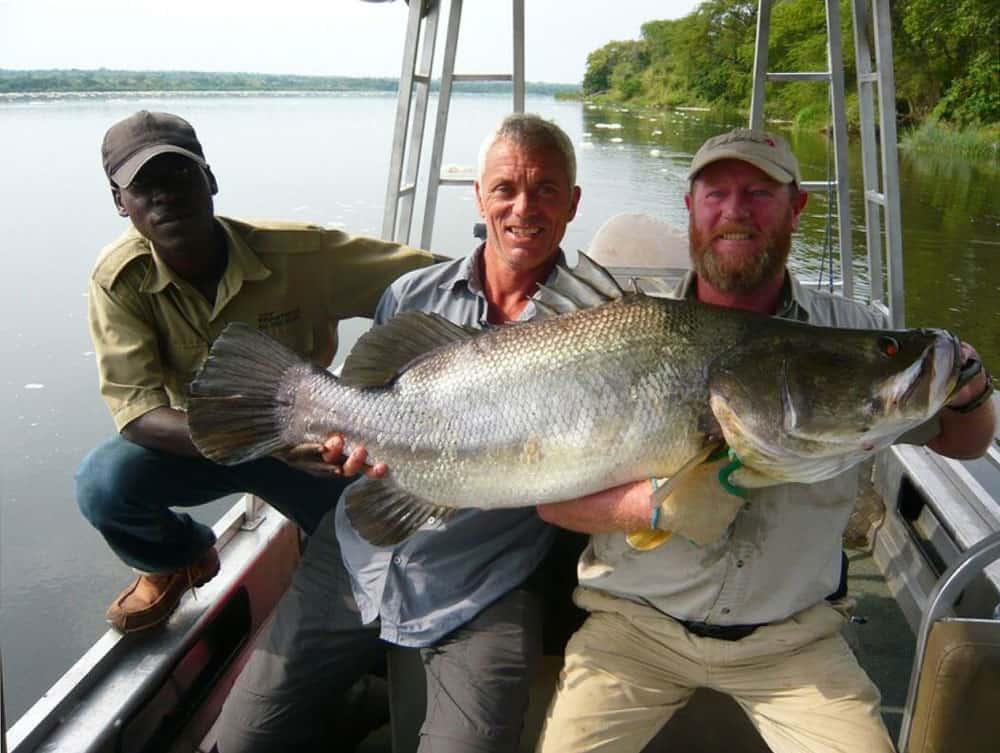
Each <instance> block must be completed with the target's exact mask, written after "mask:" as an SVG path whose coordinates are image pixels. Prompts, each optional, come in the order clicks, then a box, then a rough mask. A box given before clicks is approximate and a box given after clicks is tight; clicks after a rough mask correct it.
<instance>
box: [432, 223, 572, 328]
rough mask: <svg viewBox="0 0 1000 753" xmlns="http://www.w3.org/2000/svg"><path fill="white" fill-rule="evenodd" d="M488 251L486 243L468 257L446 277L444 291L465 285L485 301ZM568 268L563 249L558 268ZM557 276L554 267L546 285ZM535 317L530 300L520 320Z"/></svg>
mask: <svg viewBox="0 0 1000 753" xmlns="http://www.w3.org/2000/svg"><path fill="white" fill-rule="evenodd" d="M485 249H486V243H485V242H484V243H480V244H479V246H478V248H476V250H475V251H473V252H472V253H471V254H469V255H468V256H466V257H465V258H464V259H463V260H462V263H461V264H458V265H456V266H455V268H454V270H453V271H452V272H451V274H449V275H446V276H445V277H444V279H442V280H441V282H440V284H439V285H438V287H439V288H441V289H442V290H454V289H455V288H456V287H457V286H458V285H464V286H465V288H466V289H467V290H468V291H469V292H470V293H472V294H473V295H475V296H478V297H480V298H482V299H484V300H485V298H486V295H485V293H484V292H483V278H482V268H483V267H482V264H481V260H482V258H483V253H484V251H485ZM559 266H563V267H565V266H566V254H565V253H563V250H562V248H560V249H558V252H557V255H556V267H559ZM555 274H556V268H555V267H553V268H552V271H551V272H549V276H548V277H547V278H546V279H545V284H546V285H548V284H551V283H552V280H553V278H554V277H555ZM534 315H535V302H534V301H532V300H531V299H530V298H529V299H528V305H527V306H525V307H524V310H523V311H522V312H521V315H520V316H518V320H519V321H520V320H527V319H531V318H532V317H534Z"/></svg>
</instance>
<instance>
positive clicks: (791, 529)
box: [579, 273, 936, 625]
mask: <svg viewBox="0 0 1000 753" xmlns="http://www.w3.org/2000/svg"><path fill="white" fill-rule="evenodd" d="M693 294H694V276H693V274H691V273H689V274H688V275H687V277H685V279H684V280H683V281H682V282H681V284H680V286H679V287H678V289H677V291H675V295H676V296H677V297H690V296H693ZM777 315H778V316H780V317H782V318H787V319H795V320H797V321H805V322H811V323H813V324H821V325H828V326H838V327H849V328H866V329H884V328H887V327H888V320H887V318H886V317H885V316H884V315H883V314H882V313H881V312H880V311H878V310H876V309H874V308H870V307H867V306H863V305H862V304H859V303H855V302H854V301H850V300H847V299H845V298H843V297H841V296H834V295H831V294H829V293H826V292H822V291H816V290H811V289H808V288H806V287H804V286H802V285H801V284H799V282H798V281H796V280H795V279H794V278H793V277H791V276H789V277H788V278H787V281H786V285H785V294H784V299H783V301H782V303H781V305H780V306H779V310H778V314H777ZM935 433H936V432H935ZM931 436H933V434H932V435H931ZM858 473H859V471H858V468H857V467H854V468H852V469H850V470H848V471H846V472H844V473H842V474H840V475H839V476H835V477H834V478H831V479H828V480H826V481H821V482H818V483H813V484H781V485H779V486H772V487H766V488H762V489H749V490H748V496H747V498H746V503H745V504H744V506H743V508H742V509H741V510H740V512H739V513H738V514H737V516H736V520H735V521H734V522H733V524H732V525H731V526H730V527H729V530H728V531H727V532H726V533H725V534H724V535H723V536H721V537H719V539H718V540H716V541H714V542H712V543H711V544H708V545H706V546H704V547H699V546H698V545H697V544H694V543H692V542H691V541H688V540H687V539H685V538H684V537H682V536H677V535H675V536H672V537H671V538H669V539H668V540H667V541H666V542H665V543H664V544H663V545H662V546H660V547H658V548H656V549H653V550H650V551H645V552H640V551H636V550H634V549H632V548H631V547H630V546H629V545H628V544H627V543H626V541H625V534H624V533H621V532H616V533H604V534H595V535H593V536H592V537H591V541H590V544H589V545H588V546H587V549H586V550H585V551H584V553H583V555H582V557H581V560H580V568H579V576H580V584H581V585H583V586H587V587H589V588H594V589H599V590H602V591H608V592H610V593H613V594H616V595H618V596H622V597H624V598H628V599H633V600H636V601H641V602H644V603H647V604H649V605H651V606H653V607H655V608H656V609H658V610H660V611H661V612H664V613H666V614H668V615H671V616H673V617H676V618H679V619H683V620H692V621H704V622H710V623H714V624H719V625H746V624H759V623H765V622H774V621H776V620H782V619H785V618H787V617H789V616H790V615H792V614H794V613H796V612H798V611H800V610H802V609H805V608H807V607H809V606H812V605H813V604H817V603H819V602H820V601H822V600H823V599H824V598H826V597H827V596H828V595H829V594H831V593H833V591H835V590H836V588H837V586H838V584H839V580H840V567H841V536H842V533H843V531H844V528H845V527H846V526H847V521H848V518H849V517H850V515H851V512H852V510H853V509H854V503H855V498H856V496H857V491H858Z"/></svg>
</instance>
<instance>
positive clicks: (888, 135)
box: [874, 0, 906, 328]
mask: <svg viewBox="0 0 1000 753" xmlns="http://www.w3.org/2000/svg"><path fill="white" fill-rule="evenodd" d="M874 10H875V13H874V16H875V64H876V66H878V79H879V82H878V116H879V133H880V135H881V142H882V185H883V194H884V196H885V242H886V259H887V262H888V268H889V314H890V316H891V317H892V326H893V327H897V328H901V327H904V326H905V322H906V303H905V301H904V300H903V237H902V230H903V226H902V212H901V211H900V207H899V155H898V153H897V149H896V138H897V136H896V77H895V74H893V71H892V19H891V18H890V17H889V2H888V0H874Z"/></svg>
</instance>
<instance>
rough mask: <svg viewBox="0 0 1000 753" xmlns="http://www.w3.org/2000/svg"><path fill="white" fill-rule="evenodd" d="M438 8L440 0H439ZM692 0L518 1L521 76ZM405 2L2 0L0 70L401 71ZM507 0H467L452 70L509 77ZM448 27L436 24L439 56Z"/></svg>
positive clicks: (545, 70)
mask: <svg viewBox="0 0 1000 753" xmlns="http://www.w3.org/2000/svg"><path fill="white" fill-rule="evenodd" d="M442 2H443V3H444V4H445V6H447V5H450V2H449V0H442ZM697 5H698V0H618V1H617V2H610V3H609V2H607V0H525V47H526V50H527V51H526V53H525V55H526V62H525V69H526V76H525V77H526V79H527V80H529V81H547V82H554V83H579V82H580V81H581V80H582V78H583V73H584V70H585V67H586V62H587V54H588V53H589V52H591V51H593V50H595V49H597V48H599V47H601V46H603V45H604V44H606V43H607V42H609V41H611V40H613V39H637V38H638V37H639V33H640V26H641V25H642V24H643V23H644V22H646V21H650V20H653V19H662V18H680V17H681V16H684V15H686V14H687V13H689V12H691V11H692V10H693V9H694V8H695V7H696V6H697ZM406 16H407V6H406V5H405V3H404V2H402V0H398V1H397V2H362V1H361V0H279V2H259V1H258V0H159V1H158V2H150V1H149V0H0V68H6V69H27V68H42V69H45V68H120V69H126V70H199V71H247V72H255V73H297V74H307V75H333V76H378V77H386V76H388V77H393V78H395V77H397V76H399V72H400V66H401V60H402V45H403V38H404V36H405V32H406ZM510 19H511V11H510V4H508V3H506V2H503V0H466V2H465V3H464V7H463V10H462V24H461V34H460V35H459V48H458V59H457V64H456V68H455V72H456V73H507V72H510V62H509V61H510V55H511V32H510V27H511V20H510ZM444 34H445V23H444V20H443V19H442V23H441V25H440V27H439V31H438V40H439V41H438V52H437V55H436V57H437V59H438V61H440V59H441V58H442V57H443V45H444Z"/></svg>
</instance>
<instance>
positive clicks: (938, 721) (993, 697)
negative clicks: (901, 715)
mask: <svg viewBox="0 0 1000 753" xmlns="http://www.w3.org/2000/svg"><path fill="white" fill-rule="evenodd" d="M998 708H1000V622H998V621H996V620H939V621H938V622H937V623H935V624H934V626H933V627H932V628H931V630H930V634H929V635H928V639H927V648H926V650H925V652H924V658H923V669H922V671H921V673H920V682H919V686H918V691H917V697H916V706H915V708H914V710H913V722H912V727H911V729H910V741H909V746H908V747H907V749H906V753H946V752H947V751H962V753H978V752H979V751H983V753H985V751H987V750H990V751H993V750H996V747H995V746H996V745H997V744H998V741H1000V714H998V713H997V709H998Z"/></svg>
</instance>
